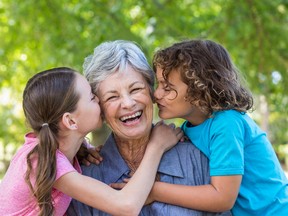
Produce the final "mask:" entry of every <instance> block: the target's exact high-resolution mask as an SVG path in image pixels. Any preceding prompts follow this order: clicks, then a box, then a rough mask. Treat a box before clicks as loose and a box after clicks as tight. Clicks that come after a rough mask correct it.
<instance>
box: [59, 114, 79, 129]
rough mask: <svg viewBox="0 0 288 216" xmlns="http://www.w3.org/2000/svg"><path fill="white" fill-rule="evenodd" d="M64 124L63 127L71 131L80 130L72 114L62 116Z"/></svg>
mask: <svg viewBox="0 0 288 216" xmlns="http://www.w3.org/2000/svg"><path fill="white" fill-rule="evenodd" d="M62 123H63V125H64V126H65V127H66V128H68V129H70V130H76V129H78V127H77V124H76V121H75V120H74V119H73V116H72V115H71V113H68V112H67V113H64V115H63V116H62Z"/></svg>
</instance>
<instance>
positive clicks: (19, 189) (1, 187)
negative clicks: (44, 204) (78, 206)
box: [0, 133, 81, 216]
mask: <svg viewBox="0 0 288 216" xmlns="http://www.w3.org/2000/svg"><path fill="white" fill-rule="evenodd" d="M37 144H38V139H37V138H36V136H35V135H34V134H33V133H29V134H26V135H25V143H24V145H23V146H22V147H21V148H20V149H19V150H18V151H17V153H16V154H15V155H14V157H13V159H12V160H11V163H10V166H9V168H8V170H7V172H6V174H5V176H4V178H3V180H2V182H1V183H0V215H31V216H32V215H33V216H34V215H38V213H39V208H38V205H37V201H36V199H35V197H33V195H32V193H31V191H30V189H29V186H28V185H27V183H26V182H25V179H24V178H25V172H26V170H27V163H26V156H27V154H28V153H29V152H30V151H31V150H32V149H33V148H34V147H35V146H36V145H37ZM56 157H57V174H56V180H57V179H59V178H60V177H61V176H63V175H65V174H66V173H69V172H79V173H81V168H80V165H79V163H78V160H77V159H76V158H75V160H74V166H72V164H71V163H70V162H69V160H68V159H67V158H66V156H65V155H64V154H63V153H62V152H61V151H59V150H57V154H56ZM36 163H37V161H36V160H34V161H32V166H33V167H35V166H36ZM31 181H32V184H33V182H35V176H33V175H31ZM52 198H53V200H54V208H55V215H56V216H58V215H59V216H60V215H61V216H62V215H64V214H65V212H66V210H67V208H68V206H69V203H70V201H71V198H70V197H69V196H67V195H65V194H63V193H62V192H60V191H58V190H56V189H54V188H53V190H52Z"/></svg>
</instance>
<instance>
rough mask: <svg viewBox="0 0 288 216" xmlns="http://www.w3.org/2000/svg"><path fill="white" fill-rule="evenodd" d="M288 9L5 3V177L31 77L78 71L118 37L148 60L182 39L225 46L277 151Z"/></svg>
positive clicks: (199, 2) (284, 4)
mask: <svg viewBox="0 0 288 216" xmlns="http://www.w3.org/2000/svg"><path fill="white" fill-rule="evenodd" d="M287 9H288V1H287V0H273V1H270V0H261V1H258V0H239V1H234V0H214V1H210V0H183V1H177V0H176V1H171V0H150V1H149V0H139V1H134V0H125V1H119V0H109V1H108V0H107V1H106V0H81V1H80V0H69V1H68V0H61V1H58V0H46V1H45V0H43V1H38V0H25V1H23V0H13V1H10V0H0V121H1V125H0V160H1V163H0V165H1V166H0V169H2V173H3V172H5V170H6V168H7V165H8V164H9V160H10V159H11V155H13V154H14V152H15V150H16V149H17V148H18V147H19V146H20V145H22V143H23V136H24V134H25V133H26V132H27V131H28V130H29V129H28V128H27V127H26V124H25V120H24V116H23V112H22V107H21V106H22V105H21V103H22V99H21V97H22V91H23V89H24V86H25V84H26V82H27V80H28V78H29V77H30V76H32V75H33V74H35V73H36V72H39V71H41V70H44V69H48V68H51V67H56V66H69V67H72V68H75V69H77V70H79V71H80V72H81V71H82V63H83V60H84V58H85V56H87V55H88V54H90V53H92V51H93V48H94V47H96V46H97V45H98V44H100V43H101V42H103V41H107V40H115V39H126V40H133V41H136V42H137V43H138V44H140V45H141V47H142V48H143V50H144V52H145V54H146V55H147V57H148V59H149V60H151V58H152V56H153V53H154V52H155V50H156V49H157V48H159V47H165V46H168V45H171V44H172V43H174V42H176V41H179V40H182V39H187V38H207V39H212V40H215V41H217V42H219V43H221V44H222V45H224V46H225V47H226V48H227V49H228V51H229V52H230V54H231V56H232V59H233V60H234V62H235V64H236V65H237V66H238V68H239V69H240V70H241V71H242V72H243V74H244V76H245V77H246V80H247V82H248V85H249V87H250V88H251V90H252V92H253V93H254V96H255V101H256V104H255V108H256V111H255V112H254V114H253V118H254V119H255V120H256V121H257V122H258V123H259V124H260V125H261V126H262V127H263V129H264V130H266V131H267V133H268V135H269V137H270V139H271V141H272V143H273V145H274V146H275V149H276V150H278V149H280V148H278V146H280V145H283V144H286V143H288V126H287V125H288V112H287V110H288V108H287V107H288V106H287V105H288V91H287V86H288V61H287V60H288V52H287V48H288V39H287V38H288V37H287V35H288V25H287V24H288V14H287ZM176 122H178V124H180V122H179V120H176ZM105 130H106V131H107V128H106V129H105ZM95 137H96V139H95ZM103 139H105V133H104V135H103V133H102V131H101V132H96V133H95V134H94V136H92V140H93V143H94V144H98V143H102V142H103ZM97 141H98V143H97ZM282 147H283V146H282ZM281 149H282V148H281ZM278 154H279V158H280V159H282V158H283V157H284V155H281V154H282V152H281V151H278ZM2 175H3V174H2ZM0 178H1V176H0Z"/></svg>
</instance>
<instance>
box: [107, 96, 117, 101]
mask: <svg viewBox="0 0 288 216" xmlns="http://www.w3.org/2000/svg"><path fill="white" fill-rule="evenodd" d="M115 98H116V96H110V97H108V98H107V99H106V101H109V100H113V99H115Z"/></svg>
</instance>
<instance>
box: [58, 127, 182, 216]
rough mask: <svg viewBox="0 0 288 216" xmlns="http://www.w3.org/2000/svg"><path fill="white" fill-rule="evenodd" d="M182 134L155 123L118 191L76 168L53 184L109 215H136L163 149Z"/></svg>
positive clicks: (169, 146)
mask: <svg viewBox="0 0 288 216" xmlns="http://www.w3.org/2000/svg"><path fill="white" fill-rule="evenodd" d="M182 136H183V132H182V131H181V130H180V128H176V129H173V128H172V127H169V126H167V125H165V124H163V123H158V124H157V125H156V126H155V127H154V128H153V132H152V136H151V139H150V142H149V144H148V146H147V148H146V152H145V155H144V157H143V159H142V162H141V164H140V166H139V167H138V169H137V171H136V172H135V174H134V175H133V177H132V178H131V180H130V181H129V183H127V185H126V186H125V187H124V188H123V189H122V190H120V191H118V190H115V189H113V188H111V187H110V186H108V185H106V184H104V183H102V182H100V181H98V180H95V179H93V178H90V177H87V176H83V175H81V174H79V173H77V172H70V173H67V174H65V175H64V176H62V177H60V178H59V179H58V180H57V181H56V182H55V184H54V187H55V188H56V189H58V190H60V191H62V192H63V193H65V194H67V195H69V196H71V197H72V198H74V199H76V200H79V201H81V202H83V203H85V204H87V205H89V206H92V207H94V208H97V209H100V210H102V211H105V212H107V213H109V214H112V215H116V214H117V215H138V214H139V212H140V210H141V208H142V206H143V204H144V202H145V200H146V198H147V196H148V194H149V192H150V190H151V188H152V186H153V183H154V180H155V176H156V172H157V167H158V165H159V162H160V159H161V157H162V155H163V153H164V152H165V151H166V150H168V149H170V148H171V147H172V146H174V145H175V144H176V143H177V141H178V140H179V139H180V138H181V137H182Z"/></svg>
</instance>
